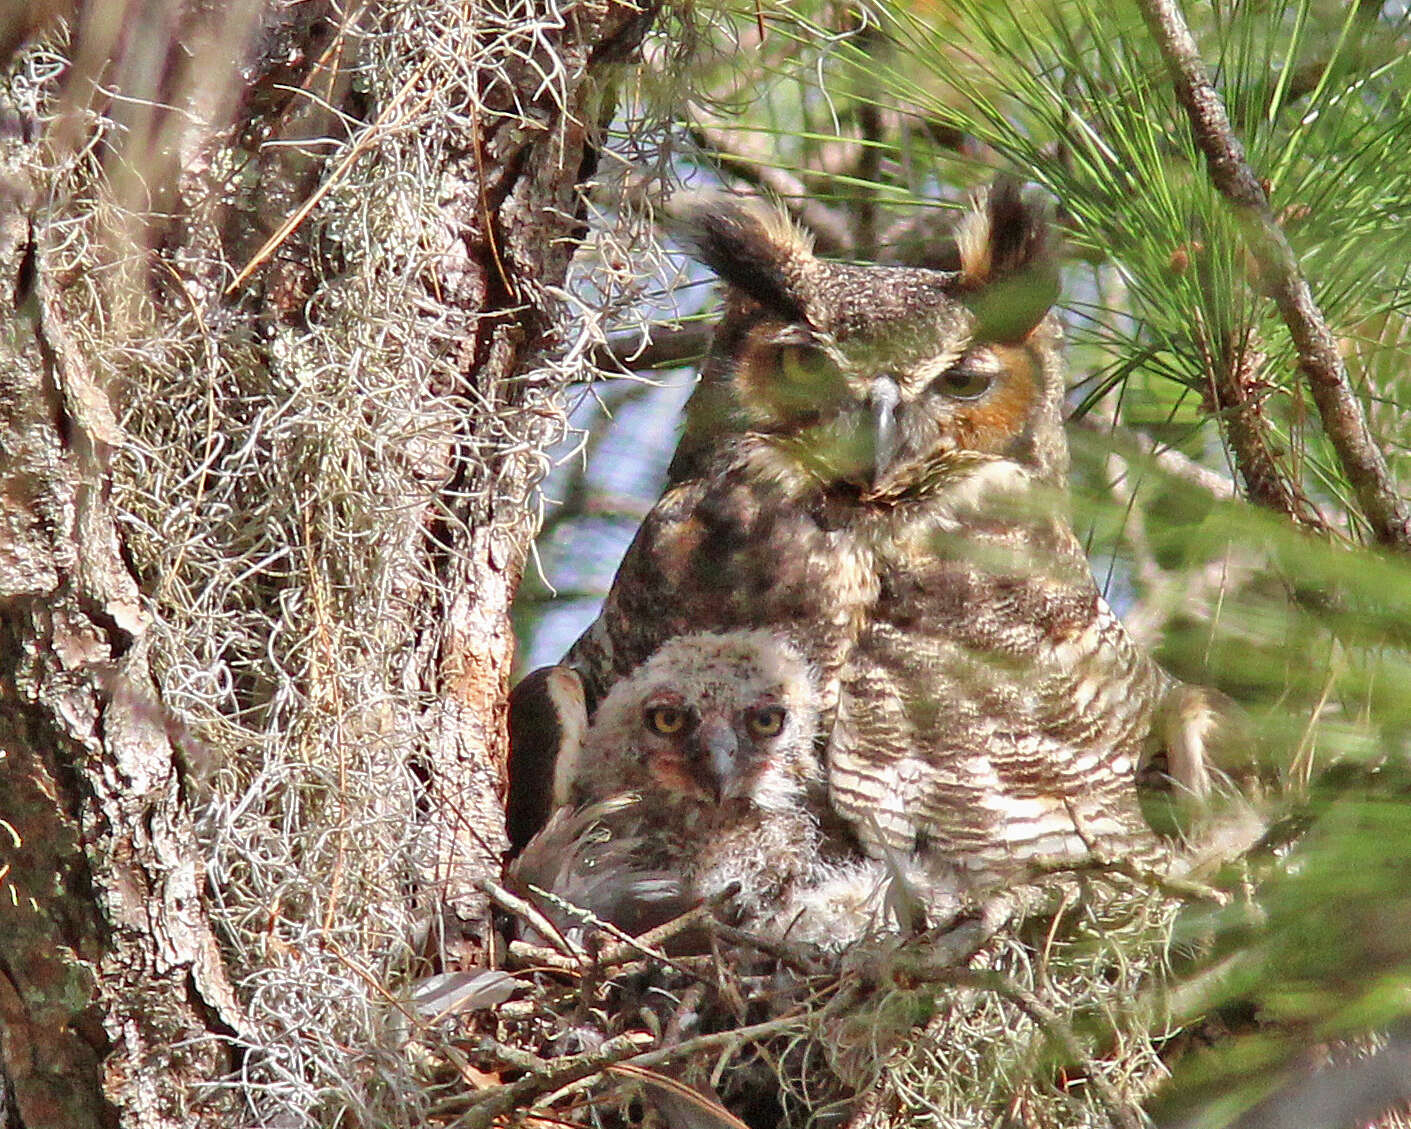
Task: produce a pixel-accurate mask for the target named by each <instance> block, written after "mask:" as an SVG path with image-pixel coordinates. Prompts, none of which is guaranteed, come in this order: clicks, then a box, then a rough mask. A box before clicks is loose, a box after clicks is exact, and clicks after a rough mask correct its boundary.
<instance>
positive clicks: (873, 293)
mask: <svg viewBox="0 0 1411 1129" xmlns="http://www.w3.org/2000/svg"><path fill="white" fill-rule="evenodd" d="M690 223H691V225H692V230H693V231H694V236H693V238H694V242H695V246H696V249H697V252H698V253H699V255H700V257H701V258H702V259H703V260H704V261H705V262H706V263H707V264H709V265H710V266H711V267H712V268H714V269H715V270H716V271H717V273H719V274H720V276H721V277H722V278H723V279H724V280H725V281H726V282H727V283H728V284H729V287H730V292H729V297H728V300H727V306H726V314H725V318H724V321H723V322H722V324H721V326H720V329H719V331H718V333H717V337H716V342H715V345H714V347H713V351H712V355H711V357H710V359H709V361H708V363H707V365H706V367H705V370H704V372H703V374H702V381H701V385H700V388H699V389H698V391H697V393H696V395H695V396H694V397H693V400H692V403H691V405H689V407H688V410H687V425H686V432H685V435H684V437H683V440H682V445H681V447H680V448H679V450H678V453H677V457H676V459H675V461H674V462H673V466H672V471H671V475H672V484H671V485H670V486H669V488H668V490H667V492H666V493H665V495H664V496H663V497H662V499H661V500H660V501H659V502H658V503H657V505H656V506H655V507H654V508H653V510H652V512H651V513H650V514H649V516H648V517H647V519H646V521H645V522H644V523H643V525H642V527H641V529H640V530H639V531H638V534H637V537H636V538H635V540H634V541H633V544H632V546H631V547H630V548H629V550H628V552H627V555H626V557H625V559H624V561H623V563H622V565H621V567H620V569H619V571H618V574H617V577H616V579H615V581H614V583H613V587H612V591H611V592H610V593H609V595H608V598H607V601H606V603H605V605H604V608H603V611H602V614H601V615H600V617H599V619H598V621H597V622H596V623H595V624H594V625H593V627H592V628H590V629H589V631H588V632H587V633H586V634H585V635H584V636H583V638H581V639H580V640H579V641H578V643H577V644H575V646H574V647H573V648H572V650H571V651H570V652H569V655H568V658H567V660H566V662H567V663H568V665H570V666H572V667H573V668H574V669H575V670H577V671H578V672H579V674H580V675H581V676H582V679H583V685H584V689H585V694H586V701H587V705H588V708H589V709H590V711H591V710H592V709H593V708H595V706H597V703H598V702H599V701H601V700H603V696H604V695H605V694H609V692H610V691H611V689H612V688H613V687H614V685H615V684H616V683H618V682H619V681H620V680H622V679H623V678H625V677H627V676H628V675H629V674H630V672H631V671H632V670H634V669H635V668H636V667H637V666H638V665H639V664H640V663H642V662H643V661H644V660H645V659H646V658H647V657H648V656H649V655H651V654H652V653H653V652H654V651H655V650H656V649H657V648H658V647H659V646H660V645H661V644H662V643H663V642H664V641H667V640H670V639H672V638H673V637H676V636H679V635H685V634H689V633H692V632H697V631H700V630H702V629H710V630H715V631H723V632H735V631H739V630H754V629H761V628H762V629H767V630H769V631H772V632H774V633H776V634H777V635H779V636H781V637H783V638H784V639H786V640H787V641H788V642H789V643H791V644H792V645H793V647H794V648H795V649H796V650H797V651H798V653H799V654H800V655H802V656H803V657H804V658H805V659H806V660H807V661H808V662H809V663H810V664H811V665H812V666H813V668H814V669H815V670H816V671H817V672H818V676H819V683H818V689H819V696H818V706H819V714H820V730H819V731H820V734H821V735H822V738H821V743H822V745H823V746H824V748H825V752H826V759H825V779H826V786H827V794H828V805H829V808H830V809H831V810H832V811H833V812H834V813H836V814H837V815H839V816H841V817H843V819H844V820H846V821H847V823H848V824H849V825H850V827H851V830H852V832H853V834H854V835H855V836H856V839H857V841H858V843H859V844H860V846H861V848H862V850H863V852H864V853H865V854H866V855H867V856H868V857H870V858H872V859H883V858H887V857H901V858H902V859H904V860H906V865H908V866H910V867H913V868H918V867H919V868H920V869H921V870H922V871H923V872H928V873H932V874H933V877H934V879H935V881H936V882H937V883H943V882H944V881H952V880H953V881H958V882H961V883H962V884H964V883H967V882H971V881H973V882H975V883H979V884H985V883H993V882H995V881H1003V880H1004V878H1005V876H1006V875H1010V874H1013V873H1014V872H1016V871H1018V870H1022V869H1023V868H1025V867H1026V866H1027V865H1028V864H1029V863H1031V862H1033V861H1034V860H1037V859H1043V860H1046V861H1051V860H1053V859H1054V858H1057V859H1069V860H1074V861H1078V860H1082V859H1085V858H1088V857H1090V856H1091V855H1092V854H1094V853H1097V854H1122V855H1132V854H1138V855H1152V856H1155V855H1156V854H1158V853H1160V846H1159V843H1158V841H1157V839H1156V837H1155V836H1154V835H1153V834H1152V832H1151V830H1150V828H1149V827H1148V826H1147V824H1146V822H1145V821H1144V819H1143V818H1142V814H1141V810H1140V807H1139V804H1138V802H1137V791H1136V778H1137V774H1138V767H1139V762H1141V761H1142V760H1143V758H1150V757H1151V756H1152V755H1153V753H1152V743H1153V740H1154V739H1158V740H1161V741H1164V740H1166V739H1167V738H1168V737H1169V736H1171V734H1172V733H1174V735H1175V737H1176V739H1178V740H1179V739H1181V737H1182V733H1183V731H1182V730H1180V727H1179V723H1176V725H1175V728H1174V729H1173V728H1172V726H1173V722H1172V719H1173V718H1179V717H1180V716H1181V715H1182V714H1183V712H1184V711H1183V710H1182V709H1180V708H1174V709H1173V708H1169V707H1168V706H1167V704H1166V703H1167V701H1168V698H1170V696H1171V695H1173V694H1180V693H1182V692H1183V689H1184V688H1182V687H1180V685H1179V684H1178V683H1177V682H1175V680H1173V679H1172V678H1170V677H1169V676H1168V675H1167V674H1166V673H1165V672H1164V671H1162V670H1161V669H1160V667H1159V666H1157V664H1156V663H1155V662H1154V661H1153V660H1152V659H1151V658H1150V656H1149V655H1147V654H1146V653H1144V652H1143V651H1142V650H1141V649H1140V648H1138V647H1137V646H1136V645H1135V644H1134V642H1133V641H1132V639H1131V638H1130V637H1129V636H1128V634H1127V632H1126V631H1125V629H1124V628H1123V626H1122V624H1121V622H1120V621H1119V620H1118V619H1117V617H1116V616H1115V615H1114V614H1113V613H1112V611H1111V609H1110V608H1109V607H1108V606H1107V604H1106V602H1105V601H1104V600H1103V599H1102V597H1101V594H1100V593H1099V591H1098V589H1097V586H1096V584H1095V583H1094V582H1093V579H1092V575H1091V572H1090V570H1089V567H1088V563H1087V560H1086V557H1085V555H1084V553H1083V551H1082V547H1081V545H1080V544H1079V542H1078V541H1077V539H1076V537H1075V536H1074V535H1073V532H1072V529H1071V527H1070V526H1069V523H1068V520H1067V517H1066V514H1065V509H1064V502H1063V497H1062V494H1061V483H1062V480H1063V477H1064V473H1065V470H1066V446H1065V443H1064V440H1063V435H1062V430H1061V422H1060V411H1061V402H1062V396H1063V389H1064V380H1063V367H1062V355H1061V341H1060V333H1059V330H1058V327H1057V323H1056V320H1055V319H1054V318H1052V317H1051V316H1050V315H1049V307H1050V304H1051V302H1052V300H1053V298H1054V295H1055V288H1054V270H1053V266H1052V257H1051V256H1050V255H1048V254H1047V253H1046V235H1045V230H1046V228H1045V223H1044V219H1043V216H1042V215H1041V214H1040V213H1039V212H1038V211H1037V210H1036V209H1035V208H1033V207H1031V206H1030V205H1029V204H1027V203H1026V202H1025V201H1024V200H1023V199H1022V197H1021V196H1020V194H1019V193H1018V191H1017V189H1015V188H1013V187H1006V186H1001V187H1000V188H998V189H996V190H995V191H993V192H991V193H990V194H989V196H988V197H986V198H984V199H983V200H981V201H979V202H977V205H976V207H975V208H974V209H973V210H972V211H971V212H970V213H969V214H968V215H967V216H966V218H965V219H964V220H963V221H962V222H961V224H960V226H959V228H958V230H957V233H956V237H955V245H956V263H957V268H958V269H956V270H954V271H936V270H920V269H910V268H901V267H868V266H854V265H846V264H836V263H828V262H824V261H823V260H820V259H818V258H816V257H815V256H814V254H813V252H812V249H811V247H810V245H809V242H808V240H807V238H806V237H805V236H804V235H803V234H802V233H800V232H799V231H798V230H797V229H795V228H794V227H793V226H792V225H791V224H789V223H788V222H787V220H785V219H784V218H783V217H782V216H780V215H778V214H776V213H774V212H772V211H770V210H768V209H766V208H764V207H763V206H762V205H759V204H756V203H739V202H722V201H719V200H717V201H716V202H715V203H714V204H713V205H712V206H711V207H709V208H705V209H701V210H698V211H697V212H695V213H694V216H693V217H692V218H691V220H690ZM597 708H599V709H601V707H600V706H598V707H597ZM1168 731H1169V732H1168ZM1206 744H1208V743H1207V742H1201V741H1194V740H1191V741H1184V742H1183V743H1181V744H1180V745H1179V747H1177V748H1174V749H1173V750H1172V752H1173V753H1174V755H1170V756H1168V757H1167V758H1166V763H1167V764H1168V765H1169V766H1170V767H1171V769H1172V771H1173V773H1174V774H1177V775H1179V774H1180V773H1183V772H1184V773H1186V774H1187V775H1188V777H1189V778H1188V779H1178V783H1179V784H1181V785H1182V786H1184V787H1187V788H1188V789H1189V790H1190V791H1191V793H1192V794H1195V793H1198V792H1199V790H1200V783H1201V779H1202V772H1203V771H1204V770H1203V769H1202V768H1201V766H1200V765H1199V764H1198V763H1194V761H1193V759H1192V756H1191V755H1190V754H1191V753H1192V752H1193V751H1198V750H1199V749H1201V748H1203V747H1205V745H1206ZM597 755H598V752H597V751H596V750H594V751H591V752H590V751H588V750H586V749H585V755H584V760H583V764H582V766H581V770H582V771H583V772H585V773H592V772H594V771H597V769H596V768H595V761H596V757H597ZM663 771H665V769H663ZM674 771H680V772H684V771H685V770H684V769H677V770H674ZM683 779H685V778H684V777H683Z"/></svg>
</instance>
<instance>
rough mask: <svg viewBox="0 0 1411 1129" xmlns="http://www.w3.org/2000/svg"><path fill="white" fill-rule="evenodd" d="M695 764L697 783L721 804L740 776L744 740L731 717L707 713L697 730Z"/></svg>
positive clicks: (695, 735)
mask: <svg viewBox="0 0 1411 1129" xmlns="http://www.w3.org/2000/svg"><path fill="white" fill-rule="evenodd" d="M693 736H694V738H695V741H694V743H695V746H696V748H695V750H694V751H695V754H696V755H695V757H694V758H693V764H694V768H695V771H696V780H697V782H698V783H699V784H701V785H702V787H703V788H704V789H705V790H706V792H708V793H709V794H710V797H711V799H713V800H714V801H715V802H716V803H720V801H721V800H723V799H724V798H725V794H726V792H728V791H729V789H730V785H731V784H732V783H733V782H734V779H735V776H736V758H737V756H738V754H739V752H740V741H739V738H738V737H736V736H735V730H734V728H733V727H732V726H731V724H730V721H729V719H728V718H724V717H715V716H711V715H709V714H707V715H706V716H705V717H702V718H701V722H700V725H699V726H697V727H696V732H695V734H694V735H693Z"/></svg>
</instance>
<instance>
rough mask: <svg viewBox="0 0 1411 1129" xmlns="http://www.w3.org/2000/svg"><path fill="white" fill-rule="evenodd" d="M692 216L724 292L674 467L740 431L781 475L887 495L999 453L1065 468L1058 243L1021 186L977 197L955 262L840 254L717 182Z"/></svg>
mask: <svg viewBox="0 0 1411 1129" xmlns="http://www.w3.org/2000/svg"><path fill="white" fill-rule="evenodd" d="M682 225H683V230H684V232H685V234H686V237H687V238H688V240H689V241H690V243H691V244H692V246H693V247H694V249H695V251H696V254H697V255H698V256H699V258H700V259H701V260H702V261H703V262H704V263H706V264H707V265H708V266H710V267H711V268H712V269H713V270H714V271H715V272H716V273H717V274H719V275H720V277H721V278H722V279H723V280H724V281H725V282H726V283H727V284H728V286H729V293H728V297H727V304H726V315H725V318H724V320H723V322H722V324H721V327H720V329H719V330H718V332H717V336H716V341H715V344H714V346H713V349H712V354H711V357H710V358H709V360H708V362H707V365H706V367H705V370H704V371H703V373H702V383H701V387H700V388H699V390H698V391H697V393H696V395H695V397H693V400H692V403H691V405H690V407H689V408H688V419H687V426H686V434H685V437H684V438H683V441H682V446H681V448H680V449H679V450H678V453H677V457H676V461H675V463H674V464H673V467H672V476H673V478H675V479H678V480H679V479H680V478H682V477H688V476H690V475H691V474H692V473H693V472H696V471H698V470H699V469H700V468H701V464H702V460H704V459H705V458H707V457H708V456H709V454H710V453H711V452H712V451H713V450H714V449H715V447H716V445H717V444H718V443H719V441H720V440H721V439H722V437H729V436H735V435H743V434H749V435H753V436H759V437H762V438H763V440H764V442H765V444H766V446H768V448H769V449H770V450H771V451H772V452H773V453H775V454H776V455H777V458H778V460H779V463H778V465H779V469H780V471H781V473H790V472H794V471H801V472H803V473H804V474H805V475H807V476H808V477H810V478H811V479H812V480H814V481H816V482H819V483H822V484H823V485H825V486H835V485H847V486H850V487H855V488H856V489H857V490H858V491H860V492H861V494H862V496H864V497H871V498H877V499H885V498H888V497H892V496H897V495H904V494H905V493H907V492H908V491H915V490H924V489H927V488H928V487H932V486H935V485H937V484H943V483H944V482H946V481H948V480H952V479H954V478H955V477H956V476H958V475H963V474H965V473H966V472H967V471H969V470H973V469H974V468H975V467H976V466H977V465H981V464H983V463H985V462H988V461H992V460H996V459H1009V460H1013V461H1015V462H1017V463H1019V464H1021V465H1023V466H1024V467H1025V468H1026V469H1028V470H1030V471H1031V472H1033V473H1034V474H1036V475H1038V476H1041V477H1044V478H1048V479H1051V480H1057V479H1059V478H1061V476H1062V475H1063V473H1064V471H1065V470H1066V447H1065V446H1064V443H1063V438H1062V429H1061V423H1060V418H1059V412H1060V408H1061V401H1062V396H1063V373H1062V365H1061V361H1060V357H1059V346H1060V341H1059V333H1058V329H1057V325H1056V321H1055V319H1053V318H1050V317H1048V316H1047V315H1048V313H1049V308H1050V306H1051V305H1052V303H1053V300H1054V298H1055V297H1056V294H1057V272H1056V267H1055V257H1054V256H1053V255H1052V254H1050V253H1049V252H1048V242H1049V240H1048V236H1047V231H1048V225H1047V222H1046V219H1045V216H1044V215H1043V213H1042V211H1041V209H1040V208H1039V207H1037V206H1036V205H1033V204H1031V203H1029V202H1027V201H1026V200H1025V199H1024V198H1023V197H1022V196H1021V194H1020V192H1019V189H1018V188H1017V186H1015V185H1013V184H1011V183H1007V182H1002V183H1001V184H999V185H996V186H995V187H994V188H993V189H991V190H990V191H989V192H987V193H985V194H983V195H982V196H980V197H978V198H977V199H975V200H974V201H973V202H972V207H971V209H970V210H969V212H968V213H966V215H965V216H964V217H963V218H962V219H961V220H960V222H959V224H958V225H957V227H956V229H955V231H954V233H953V239H952V241H951V245H952V246H953V249H954V250H953V254H952V255H951V256H950V258H951V259H952V260H953V262H952V263H949V264H947V265H953V266H954V269H952V270H930V269H920V268H913V267H900V266H871V265H855V264H847V263H834V262H828V261H826V260H823V259H820V258H818V257H817V256H816V255H815V254H814V253H813V247H812V242H811V240H810V239H809V237H808V235H807V234H806V233H805V232H803V231H801V230H800V229H798V228H797V227H796V226H795V225H794V224H793V223H792V222H791V221H790V220H789V219H788V218H787V217H786V216H785V215H784V214H783V213H781V212H779V211H778V210H777V209H775V208H772V207H770V206H768V205H766V204H764V203H763V202H761V201H758V200H752V199H742V198H737V197H720V196H716V197H713V198H711V199H710V200H709V201H706V202H703V203H702V202H698V203H696V204H695V205H693V206H692V207H689V208H687V209H684V210H683V213H682Z"/></svg>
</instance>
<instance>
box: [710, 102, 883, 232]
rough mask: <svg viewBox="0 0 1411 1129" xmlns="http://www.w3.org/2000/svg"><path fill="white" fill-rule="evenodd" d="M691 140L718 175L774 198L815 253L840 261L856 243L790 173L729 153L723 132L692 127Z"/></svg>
mask: <svg viewBox="0 0 1411 1129" xmlns="http://www.w3.org/2000/svg"><path fill="white" fill-rule="evenodd" d="M691 138H692V140H694V141H695V143H696V144H697V145H699V146H700V147H701V148H702V149H704V150H705V151H706V152H707V153H709V154H710V155H711V156H712V157H713V158H714V159H715V161H716V163H717V164H718V165H719V166H720V169H721V171H722V172H725V173H728V174H729V175H731V176H733V177H734V178H735V179H736V180H739V181H742V182H744V183H745V184H748V185H750V186H751V187H754V188H763V189H764V190H765V191H766V192H769V193H772V194H773V195H775V196H777V197H778V198H779V199H780V201H781V202H782V203H783V205H784V207H786V208H787V209H788V210H789V214H790V215H792V216H793V217H794V219H796V220H798V221H799V222H800V223H802V224H803V225H804V226H805V227H807V228H808V229H809V231H811V232H812V233H813V244H814V247H815V248H817V250H818V251H819V253H821V254H823V255H839V256H842V257H844V258H846V257H847V256H849V255H851V254H852V253H853V249H854V248H855V247H856V245H857V240H856V238H855V236H854V234H853V230H852V226H851V224H850V223H849V222H848V220H847V218H846V217H845V216H844V215H843V214H842V213H841V212H839V211H837V210H835V209H833V208H830V207H828V205H826V204H824V203H823V202H822V201H821V200H817V199H815V198H814V195H813V193H811V192H810V191H809V190H808V186H807V185H806V184H804V182H803V181H802V180H800V179H799V178H798V177H796V176H795V175H794V174H793V173H791V172H789V171H788V170H787V169H781V168H775V167H774V166H772V165H770V164H768V163H767V160H766V158H765V157H763V156H760V157H753V156H750V155H749V154H748V153H741V152H737V151H735V150H733V149H732V148H731V146H730V143H729V135H728V134H727V133H726V132H725V131H724V130H720V129H712V128H711V127H710V126H706V125H696V126H694V127H692V129H691Z"/></svg>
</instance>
